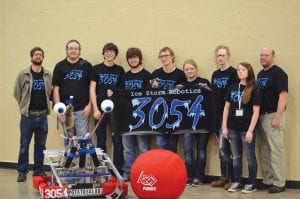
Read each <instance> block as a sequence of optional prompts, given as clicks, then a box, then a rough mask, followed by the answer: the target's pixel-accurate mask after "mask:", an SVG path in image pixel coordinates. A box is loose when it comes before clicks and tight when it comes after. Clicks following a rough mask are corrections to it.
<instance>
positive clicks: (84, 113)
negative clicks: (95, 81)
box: [81, 103, 91, 119]
mask: <svg viewBox="0 0 300 199" xmlns="http://www.w3.org/2000/svg"><path fill="white" fill-rule="evenodd" d="M90 114H91V104H90V103H89V104H88V105H86V106H85V107H84V109H83V111H82V113H81V117H82V118H83V119H88V118H89V116H90Z"/></svg>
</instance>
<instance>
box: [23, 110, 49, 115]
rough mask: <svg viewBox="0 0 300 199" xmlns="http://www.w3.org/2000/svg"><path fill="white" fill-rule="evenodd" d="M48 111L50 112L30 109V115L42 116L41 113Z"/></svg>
mask: <svg viewBox="0 0 300 199" xmlns="http://www.w3.org/2000/svg"><path fill="white" fill-rule="evenodd" d="M47 112H48V111H47V110H39V111H28V115H30V116H40V115H43V114H46V113H47Z"/></svg>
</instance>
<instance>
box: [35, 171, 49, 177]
mask: <svg viewBox="0 0 300 199" xmlns="http://www.w3.org/2000/svg"><path fill="white" fill-rule="evenodd" d="M46 175H47V174H46V173H45V172H44V171H39V172H33V174H32V176H46Z"/></svg>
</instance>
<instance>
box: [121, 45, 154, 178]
mask: <svg viewBox="0 0 300 199" xmlns="http://www.w3.org/2000/svg"><path fill="white" fill-rule="evenodd" d="M126 59H127V62H128V65H129V67H130V70H129V71H127V72H126V73H125V75H124V76H123V78H122V80H121V89H125V90H136V89H145V88H148V87H149V84H150V80H151V73H149V72H148V71H147V70H145V69H144V68H143V66H142V61H143V57H142V52H141V50H140V49H139V48H129V49H128V50H127V52H126ZM139 133H140V134H142V132H139ZM122 142H123V147H124V152H123V153H124V173H123V179H124V181H128V180H129V177H130V170H131V166H132V164H133V162H134V160H135V159H136V157H137V156H138V155H139V154H142V153H144V152H146V151H148V150H149V148H150V136H149V135H132V134H131V133H128V134H126V133H125V134H123V135H122Z"/></svg>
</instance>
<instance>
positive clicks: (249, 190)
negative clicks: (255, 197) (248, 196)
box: [241, 184, 257, 193]
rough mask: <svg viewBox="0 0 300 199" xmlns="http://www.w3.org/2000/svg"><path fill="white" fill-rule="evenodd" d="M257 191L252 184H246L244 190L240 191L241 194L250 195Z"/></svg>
mask: <svg viewBox="0 0 300 199" xmlns="http://www.w3.org/2000/svg"><path fill="white" fill-rule="evenodd" d="M256 191H257V189H256V187H255V185H252V184H246V185H245V187H244V189H243V190H242V191H241V192H242V193H252V192H256Z"/></svg>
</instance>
